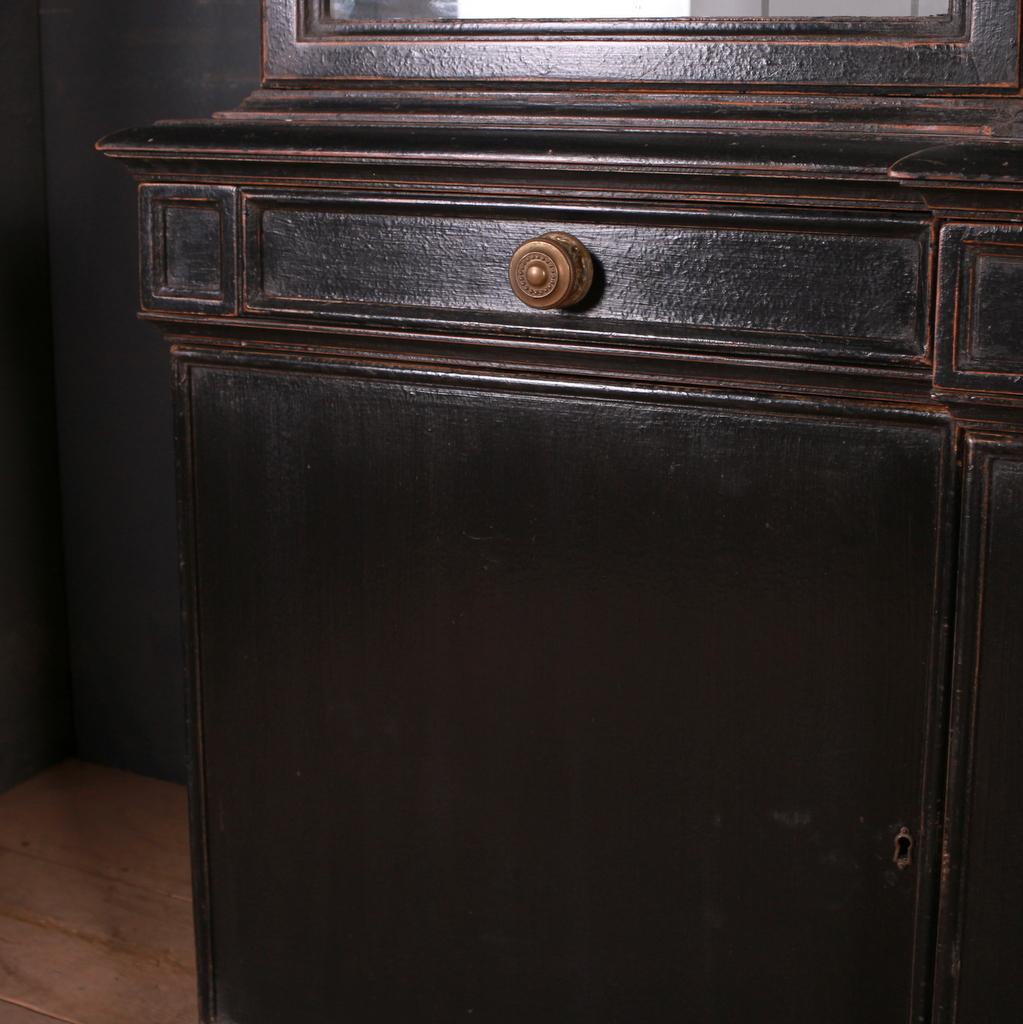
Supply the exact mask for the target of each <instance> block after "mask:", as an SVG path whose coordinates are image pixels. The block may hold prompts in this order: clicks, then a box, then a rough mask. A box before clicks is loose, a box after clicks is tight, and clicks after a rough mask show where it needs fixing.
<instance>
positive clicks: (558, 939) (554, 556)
mask: <svg viewBox="0 0 1023 1024" xmlns="http://www.w3.org/2000/svg"><path fill="white" fill-rule="evenodd" d="M179 359H180V362H179V369H180V379H181V388H180V398H181V408H182V410H183V413H184V415H183V422H185V423H186V424H187V429H186V437H185V445H184V448H183V468H184V473H183V479H184V483H185V488H186V490H185V502H186V507H187V509H189V510H190V511H189V515H188V516H187V517H186V519H187V522H188V524H189V538H190V539H189V551H190V555H189V558H190V566H191V574H192V577H193V579H194V583H195V600H194V605H193V612H194V621H193V636H194V643H195V673H196V675H195V681H196V687H197V689H196V695H195V696H196V703H195V710H196V715H197V726H198V728H197V731H196V748H195V749H196V758H197V763H196V793H197V798H198V799H197V808H198V823H199V828H198V832H197V837H198V841H199V845H198V850H199V860H198V863H199V865H200V867H201V868H202V872H201V876H202V877H201V883H200V897H201V898H200V916H201V919H202V920H201V932H202V936H203V943H204V946H203V957H202V958H201V959H202V962H203V964H204V967H205V969H206V971H207V972H208V973H207V979H206V980H207V983H208V986H209V988H208V991H207V999H208V1000H209V1011H210V1012H212V1011H213V1010H214V1009H215V1011H216V1014H217V1019H219V1020H223V1021H231V1022H236V1024H280V1022H281V1021H302V1022H303V1024H335V1022H336V1021H338V1020H351V1021H357V1022H360V1024H368V1022H380V1024H392V1022H393V1024H398V1022H401V1024H408V1022H413V1021H429V1022H436V1024H441V1022H443V1024H449V1022H451V1021H455V1020H468V1021H472V1020H479V1021H486V1022H488V1024H524V1022H530V1024H568V1022H572V1024H576V1022H577V1024H583V1022H585V1024H611V1022H615V1024H620V1022H622V1021H643V1022H650V1024H653V1022H661V1021H663V1022H668V1021H671V1022H677V1021H679V1020H684V1021H686V1022H687V1024H733V1022H734V1024H739V1022H743V1024H746V1022H749V1021H753V1020H771V1021H797V1020H808V1021H826V1022H828V1024H863V1022H864V1021H870V1022H871V1024H906V1021H907V1020H909V1019H910V1014H911V1012H912V1011H913V1003H914V1001H913V992H914V980H913V979H914V963H913V960H914V953H913V951H914V945H917V946H919V947H920V948H922V949H923V950H924V951H926V947H927V945H928V943H927V939H926V935H925V934H924V933H922V932H918V930H917V920H918V915H921V914H924V915H925V914H926V910H927V908H926V892H927V891H928V889H929V886H928V877H929V858H928V857H927V855H926V851H927V850H928V848H929V846H930V841H931V840H930V828H931V821H930V817H931V814H932V810H931V807H930V797H929V796H927V794H928V793H929V792H930V788H931V780H930V777H929V776H930V772H929V770H928V764H929V760H928V758H929V753H928V747H929V743H928V735H929V734H930V732H931V731H933V730H932V729H931V727H930V726H929V722H931V721H932V718H933V716H934V715H935V711H936V697H937V693H938V691H939V689H940V684H939V680H937V678H936V673H937V671H938V669H937V668H936V666H937V665H939V664H940V663H941V661H942V658H941V657H940V652H939V646H940V640H939V637H940V635H941V633H942V629H941V625H942V624H941V623H940V622H939V621H938V619H937V618H936V615H935V606H936V602H937V603H938V604H940V603H941V591H942V584H941V545H942V540H941V538H942V527H941V522H942V518H943V498H942V493H943V489H944V483H943V481H944V478H945V464H946V461H947V460H948V437H947V429H946V428H945V426H944V425H942V424H940V423H938V422H937V421H935V420H933V419H929V418H927V417H926V416H923V415H921V416H912V415H908V414H904V413H903V414H900V413H896V412H888V413H885V412H882V411H877V410H875V411H872V410H868V409H860V410H858V412H857V415H856V416H855V417H854V416H852V415H850V412H849V411H848V410H844V409H842V408H841V407H837V406H836V407H831V408H822V407H812V406H810V405H805V406H803V405H796V404H784V403H779V402H772V401H769V400H767V399H764V400H762V401H761V400H756V401H752V400H750V399H749V398H746V399H742V400H740V399H738V398H736V399H724V398H722V399H711V398H709V397H697V396H683V395H669V394H664V393H657V392H653V391H651V392H646V391H640V390H631V389H614V388H604V389H601V388H591V389H587V388H584V387H582V386H572V385H569V384H567V383H557V382H547V383H528V382H524V381H520V382H515V381H510V380H501V379H496V378H495V379H489V380H483V379H470V378H468V377H458V376H455V375H445V374H433V375H426V374H420V375H417V374H414V373H404V372H399V371H397V370H390V371H385V370H371V369H359V368H349V369H345V370H340V369H336V368H333V369H332V368H331V367H329V366H320V367H313V366H312V365H309V364H307V365H306V366H305V367H304V368H301V367H300V368H296V369H288V368H287V367H286V366H285V365H284V364H281V363H275V362H274V361H271V360H268V361H264V362H262V363H258V362H256V361H253V359H252V357H249V361H248V362H247V363H245V364H242V363H237V364H231V363H229V362H227V361H224V362H222V363H219V364H218V362H216V361H211V360H204V359H203V358H189V357H187V356H185V357H179ZM903 830H904V831H903ZM900 833H902V838H901V839H900V838H899V836H900ZM897 851H899V852H900V853H901V855H902V856H901V859H900V864H899V865H897V864H896V863H895V853H896V852H897Z"/></svg>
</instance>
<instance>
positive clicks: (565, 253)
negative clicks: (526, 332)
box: [508, 231, 593, 309]
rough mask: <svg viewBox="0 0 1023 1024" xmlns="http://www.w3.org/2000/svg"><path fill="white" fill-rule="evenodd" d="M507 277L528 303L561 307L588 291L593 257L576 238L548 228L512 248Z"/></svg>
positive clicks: (522, 298)
mask: <svg viewBox="0 0 1023 1024" xmlns="http://www.w3.org/2000/svg"><path fill="white" fill-rule="evenodd" d="M508 280H509V281H511V286H512V291H513V292H515V294H516V295H517V296H518V297H519V298H520V299H521V300H522V301H523V302H524V303H525V304H526V305H527V306H532V307H533V308H534V309H564V308H565V307H566V306H574V305H576V303H579V302H582V300H583V299H584V298H585V297H586V293H587V292H588V291H589V290H590V286H591V285H592V284H593V258H592V257H591V256H590V254H589V252H588V251H587V249H586V246H585V245H583V243H582V242H580V241H579V239H578V238H573V237H572V236H571V235H568V234H565V232H563V231H551V232H550V233H549V234H546V235H541V236H540V237H539V238H534V239H532V240H531V241H529V242H525V243H524V244H522V245H520V246H519V247H518V248H517V249H516V250H515V254H514V255H513V256H512V258H511V266H510V267H509V268H508Z"/></svg>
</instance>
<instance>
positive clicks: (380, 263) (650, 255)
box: [243, 193, 929, 364]
mask: <svg viewBox="0 0 1023 1024" xmlns="http://www.w3.org/2000/svg"><path fill="white" fill-rule="evenodd" d="M550 231H566V232H570V233H571V234H572V235H574V236H575V237H576V238H578V239H579V240H580V241H581V242H582V243H583V244H584V245H585V246H586V247H587V248H588V249H589V250H590V252H591V253H592V255H593V258H594V262H595V264H596V272H595V279H594V285H593V288H592V289H591V291H590V293H589V295H588V296H587V297H586V298H585V299H584V300H583V301H582V302H581V303H580V304H579V305H578V306H576V307H575V308H573V309H570V310H558V311H542V312H537V311H534V310H531V309H529V308H528V307H526V306H525V305H523V304H522V303H521V302H520V300H519V299H518V298H516V296H515V295H514V293H513V292H512V289H511V286H510V284H509V280H508V265H509V259H510V257H511V256H512V253H513V252H514V251H515V249H516V247H517V246H518V245H519V244H520V243H522V242H524V241H526V240H528V239H530V238H533V237H537V236H540V235H543V234H545V233H547V232H550ZM243 233H244V238H245V244H244V251H245V260H246V266H245V274H244V297H243V310H244V312H245V313H247V314H255V315H266V314H275V315H278V316H279V315H286V316H288V317H299V318H305V317H320V318H330V319H337V318H353V317H354V318H358V319H360V320H367V319H373V320H391V321H394V320H397V321H400V322H406V323H407V322H415V323H418V324H427V325H429V324H442V325H444V326H446V327H450V325H451V324H452V323H457V324H458V325H459V328H460V329H465V330H473V329H484V330H490V331H493V330H494V329H498V330H500V329H508V330H515V331H522V330H528V331H529V332H530V333H531V334H534V335H535V334H541V335H543V334H555V335H563V336H573V337H583V338H585V339H586V340H588V341H596V342H598V343H599V342H600V341H601V340H605V339H606V340H608V341H612V342H614V343H616V344H620V343H629V342H630V341H634V342H637V343H642V342H643V341H655V342H656V343H657V344H658V345H659V346H660V347H666V346H667V347H673V348H689V349H694V350H709V351H713V350H715V349H724V350H726V351H729V352H737V353H744V352H759V353H764V354H769V355H781V356H789V357H799V358H811V359H822V360H826V361H834V362H846V363H853V364H855V363H900V364H906V363H910V364H912V363H923V362H926V361H927V359H928V355H929V353H928V345H927V324H926V307H927V303H926V301H925V300H926V288H927V281H928V273H927V265H928V261H929V235H928V232H927V229H926V225H925V223H924V222H923V221H922V220H921V219H920V218H917V217H912V216H908V215H907V216H885V217H876V216H875V217H870V218H867V217H859V216H841V217H835V216H821V215H820V214H816V213H809V212H808V213H798V214H793V213H785V214H772V213H769V212H768V213H764V212H759V213H750V212H745V211H743V212H739V211H727V210H725V211H721V210H718V211H713V212H708V211H685V212H671V213H665V212H651V211H649V210H641V209H635V208H633V209H628V210H625V209H622V208H615V209H613V210H612V209H595V208H592V207H563V206H560V207H556V206H538V205H536V204H534V205H531V206H525V205H522V204H493V203H486V204H482V203H480V202H478V201H477V202H470V201H463V202H454V201H444V202H438V201H436V200H428V201H416V200H413V199H407V200H401V201H396V202H385V201H380V200H375V201H374V200H372V199H361V198H353V197H325V196H322V195H319V196H310V195H308V194H301V193H290V194H282V193H273V194H267V193H262V194H255V193H250V194H248V195H246V196H245V199H244V203H243Z"/></svg>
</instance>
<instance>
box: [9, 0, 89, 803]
mask: <svg viewBox="0 0 1023 1024" xmlns="http://www.w3.org/2000/svg"><path fill="white" fill-rule="evenodd" d="M38 42H39V32H38V20H37V16H36V7H35V0H7V2H6V3H5V5H4V7H3V9H2V11H0V113H2V116H3V123H4V127H5V130H6V131H7V136H8V137H7V140H6V143H7V145H6V150H5V153H4V157H3V159H0V493H2V494H3V501H0V790H2V789H6V788H7V787H9V786H11V785H14V784H15V783H16V782H20V781H21V780H22V779H25V778H27V777H28V776H29V775H32V774H34V773H35V772H36V771H38V770H40V769H41V768H44V767H46V766H47V765H49V764H51V763H52V762H53V761H55V760H58V759H59V758H61V757H64V756H66V755H67V754H68V753H69V752H70V750H71V744H72V735H71V700H70V687H69V683H68V674H67V663H66V638H65V632H64V595H63V586H62V579H61V575H62V573H61V543H60V493H59V488H58V481H57V444H56V431H55V413H54V403H53V361H52V346H51V337H50V318H49V310H50V294H49V276H48V268H47V253H46V202H45V191H44V183H43V136H42V98H41V95H40V87H39V46H38Z"/></svg>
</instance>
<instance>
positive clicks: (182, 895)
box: [0, 762, 198, 1024]
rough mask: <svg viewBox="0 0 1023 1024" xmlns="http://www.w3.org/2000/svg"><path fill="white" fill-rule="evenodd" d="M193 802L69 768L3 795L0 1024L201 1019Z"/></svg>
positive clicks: (157, 1023) (116, 776) (190, 1023)
mask: <svg viewBox="0 0 1023 1024" xmlns="http://www.w3.org/2000/svg"><path fill="white" fill-rule="evenodd" d="M187 881H188V858H187V823H186V813H185V798H184V793H183V791H182V790H181V789H179V788H178V787H176V786H170V785H168V784H166V783H159V782H153V781H152V780H148V779H142V778H139V777H137V776H132V775H128V774H125V773H122V772H114V771H110V770H109V769H102V768H96V767H94V766H89V765H83V764H80V763H77V762H68V763H67V764H64V765H61V766H59V767H58V768H56V769H53V770H52V771H50V772H47V773H45V774H44V775H42V776H38V777H37V778H35V779H33V780H30V781H29V782H27V783H25V784H24V785H22V786H19V787H17V788H16V789H14V790H11V791H10V792H8V793H6V794H3V795H2V796H0V1024H46V1022H47V1021H48V1020H50V1019H52V1020H58V1021H64V1022H67V1024H194V1022H195V1021H196V1020H197V1019H198V1011H197V1009H196V997H195V963H194V952H193V939H192V918H191V904H190V902H189V899H188V889H187Z"/></svg>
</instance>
